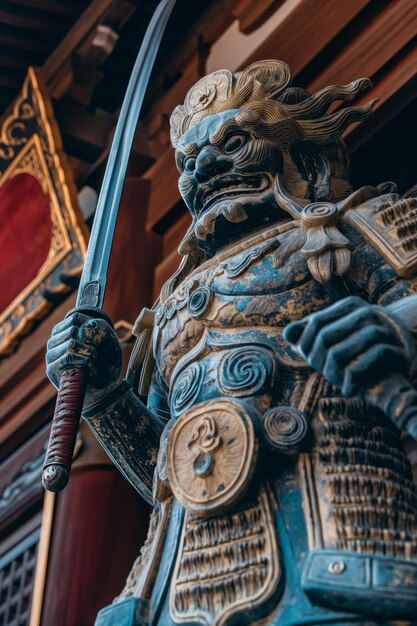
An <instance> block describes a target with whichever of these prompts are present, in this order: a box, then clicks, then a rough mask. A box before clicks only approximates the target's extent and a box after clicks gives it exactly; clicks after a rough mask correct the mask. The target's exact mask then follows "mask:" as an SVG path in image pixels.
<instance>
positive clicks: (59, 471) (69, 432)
mask: <svg viewBox="0 0 417 626" xmlns="http://www.w3.org/2000/svg"><path fill="white" fill-rule="evenodd" d="M75 312H77V313H84V314H85V315H89V316H90V317H92V318H101V319H104V320H106V322H107V323H108V324H110V326H112V327H113V323H112V321H111V319H110V317H109V316H108V315H107V314H106V313H105V312H104V311H103V310H102V309H99V308H98V307H91V306H78V307H76V308H75V309H72V310H71V311H69V312H68V313H67V315H66V317H68V316H69V315H72V314H73V313H75ZM87 383H88V372H87V370H86V369H83V368H75V367H68V369H66V370H65V371H64V372H63V373H62V376H61V380H60V382H59V389H58V396H57V400H56V405H55V412H54V417H53V420H52V426H51V432H50V435H49V442H48V449H47V451H46V456H45V461H44V464H43V471H42V484H43V486H44V488H45V489H47V490H48V491H53V492H58V491H62V489H64V487H65V485H66V484H67V482H68V479H69V474H70V471H71V464H72V459H73V456H74V448H75V441H76V438H77V431H78V425H79V423H80V419H81V411H82V408H83V404H84V397H85V392H86V389H87Z"/></svg>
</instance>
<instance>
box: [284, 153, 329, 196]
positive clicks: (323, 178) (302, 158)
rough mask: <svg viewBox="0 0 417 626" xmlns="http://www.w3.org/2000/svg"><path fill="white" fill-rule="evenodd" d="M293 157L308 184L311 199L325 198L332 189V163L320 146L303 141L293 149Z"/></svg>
mask: <svg viewBox="0 0 417 626" xmlns="http://www.w3.org/2000/svg"><path fill="white" fill-rule="evenodd" d="M291 158H292V160H293V161H294V163H295V164H296V166H297V168H298V170H299V172H300V174H301V175H302V177H303V178H304V180H305V181H306V183H307V185H308V191H309V194H308V195H309V198H310V200H313V201H317V200H325V199H326V198H328V196H329V191H330V175H331V168H330V163H329V161H328V159H327V157H326V155H325V154H324V153H323V152H322V151H320V149H319V146H317V145H315V144H313V143H309V142H302V143H299V144H297V145H296V146H294V147H293V148H292V150H291Z"/></svg>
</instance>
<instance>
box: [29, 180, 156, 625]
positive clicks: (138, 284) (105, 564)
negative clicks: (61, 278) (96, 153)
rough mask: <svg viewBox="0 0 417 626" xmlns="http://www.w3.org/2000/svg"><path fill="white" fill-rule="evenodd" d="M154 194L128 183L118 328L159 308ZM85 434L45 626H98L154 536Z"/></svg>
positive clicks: (57, 517)
mask: <svg viewBox="0 0 417 626" xmlns="http://www.w3.org/2000/svg"><path fill="white" fill-rule="evenodd" d="M148 190H149V183H148V182H147V181H142V180H140V179H136V178H129V179H127V181H126V184H125V190H124V194H123V198H122V205H121V208H120V217H119V220H118V224H117V230H116V236H115V242H114V246H113V252H112V257H111V266H110V271H109V281H108V287H107V292H106V299H105V310H106V312H107V313H109V315H110V316H111V318H112V319H113V321H114V322H115V323H117V322H118V321H119V320H126V321H128V322H129V323H133V322H134V321H135V319H136V316H137V315H138V313H139V311H140V309H141V308H142V307H143V306H150V305H151V304H152V302H151V293H152V276H153V272H152V269H151V268H152V267H153V265H155V264H156V262H157V260H158V250H159V248H158V239H159V237H158V236H157V235H155V234H154V233H147V232H146V230H145V222H146V212H147V202H148ZM124 352H125V351H124ZM81 432H82V440H83V446H82V448H81V450H80V452H79V454H78V456H77V457H76V459H75V461H74V463H73V468H72V472H71V477H70V481H69V484H68V485H67V487H66V488H65V490H64V491H63V492H61V493H60V494H58V496H57V498H56V506H55V513H54V520H53V525H52V535H51V543H50V550H49V561H48V567H47V574H46V586H45V593H44V598H43V609H42V619H41V626H92V625H93V624H94V620H95V617H96V614H97V612H98V611H99V610H100V609H101V608H102V607H103V606H106V605H107V604H109V603H111V602H112V600H113V599H114V597H115V596H116V595H118V594H119V593H120V591H121V590H122V588H123V586H124V583H125V580H126V578H127V575H128V574H129V571H130V569H131V566H132V564H133V562H134V560H135V558H136V557H137V556H138V554H139V551H140V548H141V546H142V544H143V542H144V540H145V537H146V533H147V529H148V520H149V512H150V511H149V507H148V506H147V505H146V503H145V502H144V500H143V499H142V498H141V496H140V495H139V494H138V493H137V492H136V491H135V490H134V489H133V487H131V486H130V484H129V483H128V481H127V480H126V479H125V478H124V477H123V476H122V475H121V474H120V472H119V471H118V470H117V469H116V468H115V467H114V465H113V464H112V462H111V461H110V460H109V458H108V457H107V455H106V454H105V452H104V451H103V450H102V448H101V446H100V445H99V443H98V442H97V440H96V439H95V437H94V435H93V434H92V433H91V432H90V430H89V428H88V426H87V425H86V424H83V425H82V427H81Z"/></svg>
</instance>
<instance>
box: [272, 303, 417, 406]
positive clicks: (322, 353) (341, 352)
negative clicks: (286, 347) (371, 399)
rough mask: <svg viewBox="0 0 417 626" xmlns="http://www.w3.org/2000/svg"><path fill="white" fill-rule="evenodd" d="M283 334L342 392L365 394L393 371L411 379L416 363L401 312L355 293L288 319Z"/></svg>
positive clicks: (352, 394)
mask: <svg viewBox="0 0 417 626" xmlns="http://www.w3.org/2000/svg"><path fill="white" fill-rule="evenodd" d="M414 310H415V309H414ZM284 337H285V338H286V339H287V340H288V341H290V342H291V343H293V344H295V345H296V346H297V347H298V349H299V351H300V354H301V355H302V356H303V357H304V358H305V359H306V360H307V362H308V363H309V365H310V366H311V367H312V368H313V369H315V370H317V371H318V372H320V373H321V374H323V376H324V377H325V378H326V379H327V380H328V381H329V382H330V383H332V384H333V385H335V386H336V387H338V388H339V389H340V390H341V391H342V393H343V395H345V396H356V395H357V396H360V397H364V396H365V395H366V392H367V390H368V389H369V388H371V387H372V386H374V385H375V384H377V383H379V382H381V381H383V380H384V379H385V378H386V377H387V376H389V375H390V374H392V373H395V374H398V373H401V374H402V375H403V376H404V377H405V378H407V379H410V373H411V371H412V370H413V369H415V365H416V349H415V345H414V339H413V337H412V336H411V334H410V332H409V331H408V329H407V326H406V324H404V323H403V321H402V320H401V319H400V317H399V316H398V315H395V314H392V312H391V311H390V308H384V307H381V306H375V305H372V304H369V303H368V302H365V301H364V300H362V299H361V298H357V297H353V296H351V297H348V298H345V299H344V300H340V301H339V302H337V303H336V304H333V305H332V306H329V307H328V308H326V309H323V310H322V311H318V312H317V313H313V314H312V315H309V316H308V317H306V318H304V319H303V320H300V321H299V322H294V323H292V324H289V325H288V326H287V328H286V329H285V331H284Z"/></svg>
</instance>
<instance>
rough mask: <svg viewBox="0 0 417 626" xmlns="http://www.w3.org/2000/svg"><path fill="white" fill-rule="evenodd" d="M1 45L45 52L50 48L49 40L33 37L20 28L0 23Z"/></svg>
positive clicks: (40, 52)
mask: <svg viewBox="0 0 417 626" xmlns="http://www.w3.org/2000/svg"><path fill="white" fill-rule="evenodd" d="M0 46H2V48H5V47H8V48H15V49H16V50H28V51H29V52H32V51H33V52H38V53H39V54H45V53H46V52H48V50H49V48H50V44H49V41H48V40H47V39H42V38H40V37H33V36H30V35H28V34H27V33H25V32H24V31H21V30H19V29H18V28H13V27H8V26H2V25H0ZM11 54H12V53H11Z"/></svg>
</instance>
